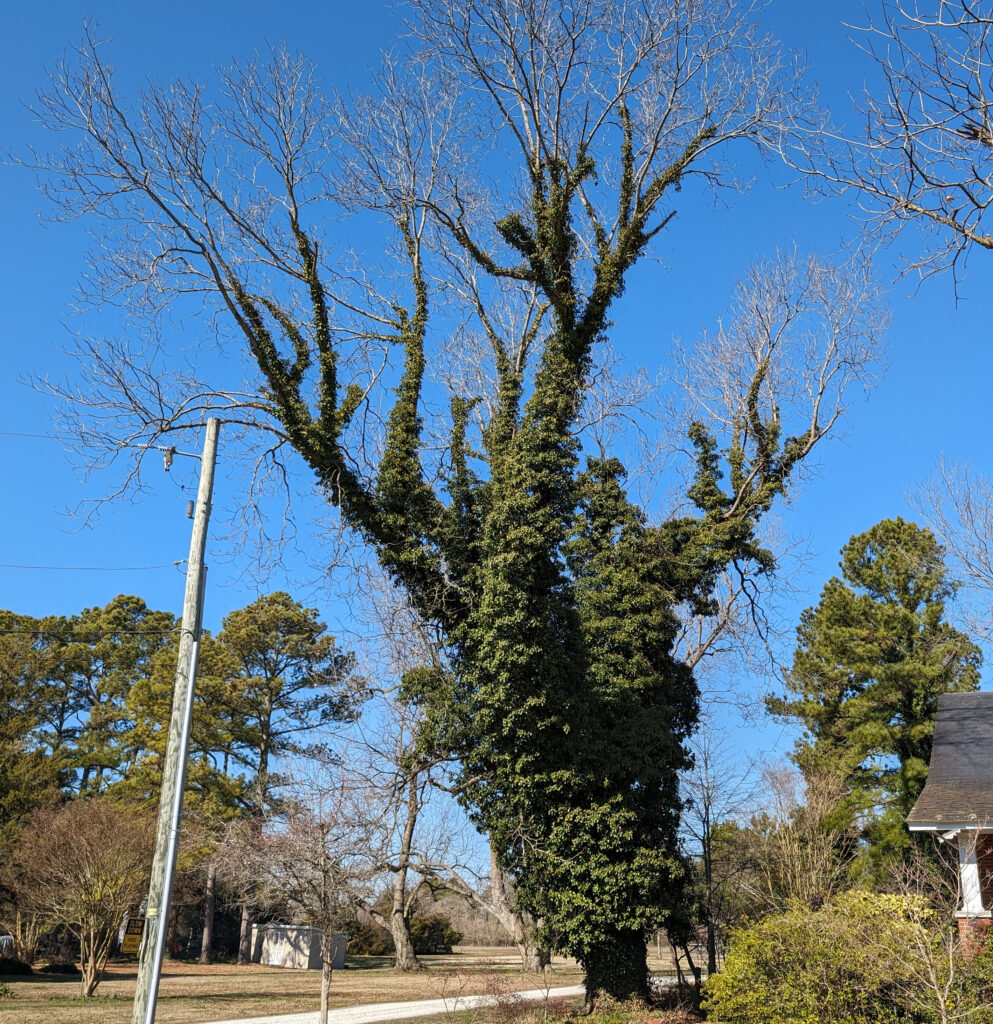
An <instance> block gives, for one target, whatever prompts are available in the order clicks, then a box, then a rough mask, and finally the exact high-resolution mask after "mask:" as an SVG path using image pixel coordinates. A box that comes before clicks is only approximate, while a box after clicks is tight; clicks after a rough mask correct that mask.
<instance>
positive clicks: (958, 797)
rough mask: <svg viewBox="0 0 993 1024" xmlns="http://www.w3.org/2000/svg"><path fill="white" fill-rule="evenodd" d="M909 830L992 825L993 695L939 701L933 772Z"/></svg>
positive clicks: (947, 696)
mask: <svg viewBox="0 0 993 1024" xmlns="http://www.w3.org/2000/svg"><path fill="white" fill-rule="evenodd" d="M907 824H908V825H918V826H925V827H931V828H942V827H944V826H948V827H952V826H954V825H972V824H975V825H977V826H980V825H993V693H945V694H942V696H941V697H939V698H938V715H937V717H936V718H935V722H934V744H933V746H932V750H931V767H930V769H929V770H928V777H927V782H926V783H925V785H924V791H923V792H922V793H921V795H920V797H919V798H918V800H917V803H916V804H914V807H913V810H911V812H910V814H908V815H907Z"/></svg>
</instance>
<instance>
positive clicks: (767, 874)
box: [745, 766, 856, 913]
mask: <svg viewBox="0 0 993 1024" xmlns="http://www.w3.org/2000/svg"><path fill="white" fill-rule="evenodd" d="M763 782H764V785H765V786H766V787H767V790H768V794H769V803H770V806H769V810H768V811H767V812H765V813H764V814H761V815H758V816H756V817H755V818H754V819H753V820H752V822H751V824H750V827H749V828H748V830H747V832H746V833H745V834H746V837H747V841H748V847H749V850H748V855H749V859H750V861H751V867H752V870H751V872H749V873H748V874H747V875H745V884H746V888H747V890H748V891H749V894H750V895H751V896H752V897H753V898H754V899H756V900H757V901H758V903H759V905H760V906H762V907H763V909H764V910H765V911H766V912H774V913H780V912H782V911H783V910H785V909H786V908H787V907H788V905H789V904H790V902H791V901H799V902H800V903H803V904H806V905H807V906H816V905H818V904H819V903H820V902H822V901H823V900H824V899H826V898H827V897H829V896H830V895H831V894H832V893H833V892H836V891H837V890H838V888H839V886H841V884H842V882H843V880H844V879H845V878H846V870H847V868H848V862H847V856H846V851H848V853H850V851H851V848H852V846H853V844H854V842H855V835H856V834H855V830H854V828H853V827H851V826H849V827H844V826H841V827H838V826H836V825H834V824H833V823H832V821H831V814H832V812H833V811H835V810H837V808H838V805H839V803H840V802H841V800H842V798H843V797H844V794H845V789H844V785H843V782H842V780H840V779H837V778H833V777H831V776H830V775H816V774H810V775H808V776H807V777H804V776H802V775H801V774H800V772H799V771H797V770H796V769H795V768H792V767H785V766H784V767H781V768H769V769H767V770H766V772H765V773H764V776H763Z"/></svg>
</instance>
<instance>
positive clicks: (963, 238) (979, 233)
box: [792, 0, 993, 276]
mask: <svg viewBox="0 0 993 1024" xmlns="http://www.w3.org/2000/svg"><path fill="white" fill-rule="evenodd" d="M856 39H857V42H858V45H859V46H860V48H861V50H862V51H863V52H864V53H865V54H867V55H868V57H869V58H870V60H871V61H872V63H873V64H874V65H875V71H876V72H877V79H878V85H877V84H875V83H873V84H872V85H870V87H869V89H868V91H867V92H866V94H865V96H864V99H863V101H862V104H861V106H860V108H859V109H858V115H859V117H860V119H861V120H862V122H863V124H864V129H863V134H861V135H859V136H855V134H854V132H853V131H846V132H844V133H841V132H838V131H836V130H834V129H827V130H826V132H825V136H824V138H823V139H822V140H821V142H823V145H821V144H818V143H817V142H814V144H813V146H812V148H810V149H807V150H806V151H805V152H804V153H803V155H802V156H801V157H800V158H799V160H797V159H796V155H795V154H794V156H793V158H792V159H793V160H794V162H795V163H797V164H798V165H799V166H802V167H803V168H804V169H805V170H806V171H808V172H809V173H811V174H812V175H813V176H814V177H815V178H816V179H820V181H821V182H823V183H824V184H826V185H827V187H829V188H833V189H837V190H852V191H855V192H856V194H857V195H858V197H859V202H860V204H861V206H862V208H863V209H864V210H865V211H866V213H868V214H869V215H870V216H871V217H872V218H874V219H875V221H876V222H877V223H878V224H879V225H880V226H881V227H882V228H884V229H885V228H887V227H889V226H892V225H894V224H901V223H906V222H911V223H915V224H916V225H917V226H918V227H920V228H921V229H923V231H924V232H925V233H926V234H927V235H928V236H929V237H930V239H931V242H930V244H929V245H928V246H927V248H926V249H925V251H924V253H923V254H922V255H921V256H920V257H918V258H916V259H914V260H912V261H911V262H910V268H911V269H914V270H916V271H918V272H919V273H920V274H921V275H923V276H928V275H930V274H932V273H935V272H938V271H941V270H945V269H948V268H951V269H953V270H954V269H955V267H956V266H957V265H958V264H959V263H960V262H961V261H962V260H963V259H964V258H965V257H966V255H967V254H968V253H969V251H970V250H972V249H974V248H977V247H978V248H981V249H993V234H991V233H990V231H989V226H988V223H987V220H988V216H987V215H988V212H989V209H990V205H991V203H993V14H991V12H990V9H989V6H988V4H986V3H984V2H983V0H887V2H885V3H884V4H883V5H882V11H881V14H880V16H879V20H878V21H870V23H869V24H868V25H867V26H866V27H865V28H863V29H859V30H858V34H857V36H856Z"/></svg>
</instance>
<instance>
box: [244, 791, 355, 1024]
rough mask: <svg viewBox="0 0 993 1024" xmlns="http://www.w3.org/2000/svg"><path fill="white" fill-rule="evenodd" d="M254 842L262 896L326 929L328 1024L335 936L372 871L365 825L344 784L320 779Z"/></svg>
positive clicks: (324, 1004) (323, 1016)
mask: <svg viewBox="0 0 993 1024" xmlns="http://www.w3.org/2000/svg"><path fill="white" fill-rule="evenodd" d="M255 842H256V844H257V858H256V865H257V867H258V869H259V870H260V872H261V873H260V875H259V876H258V877H259V878H260V879H261V881H262V887H263V898H268V899H269V900H272V901H278V902H280V903H286V902H288V903H289V904H291V905H292V906H294V907H296V908H297V909H298V911H299V913H300V914H301V915H302V916H303V917H304V918H305V919H306V920H307V921H309V922H310V923H311V924H313V925H315V926H316V927H317V928H319V929H321V933H322V939H321V964H322V972H321V1010H320V1017H319V1020H320V1022H321V1024H327V1020H328V993H329V991H330V988H331V976H332V970H333V963H334V954H335V950H336V946H335V935H336V933H341V932H342V931H343V930H344V929H345V927H346V926H347V925H348V924H349V923H350V922H351V921H352V920H353V919H354V914H355V907H356V904H357V903H358V902H359V900H361V899H362V897H363V895H365V894H366V893H367V891H368V889H369V885H370V880H371V878H372V874H373V871H372V869H371V861H370V855H369V854H370V835H369V833H368V831H367V828H366V823H365V821H364V820H363V816H361V815H358V814H356V806H355V804H354V802H353V800H352V799H351V797H350V795H349V794H348V792H347V790H346V789H345V788H344V787H343V786H342V785H341V784H340V783H333V782H328V783H318V784H315V785H309V786H308V787H307V788H306V801H305V803H301V804H298V805H296V806H294V807H293V808H292V809H291V810H290V811H289V813H288V814H287V815H286V817H285V820H283V821H281V822H280V823H279V827H278V828H275V829H270V830H267V831H266V833H265V834H263V835H261V836H257V837H256V838H255Z"/></svg>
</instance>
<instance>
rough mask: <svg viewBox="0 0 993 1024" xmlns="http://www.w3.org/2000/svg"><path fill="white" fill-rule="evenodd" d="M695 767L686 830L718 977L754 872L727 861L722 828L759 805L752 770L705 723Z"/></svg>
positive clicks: (710, 963) (688, 785) (687, 779)
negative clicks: (737, 907)
mask: <svg viewBox="0 0 993 1024" xmlns="http://www.w3.org/2000/svg"><path fill="white" fill-rule="evenodd" d="M691 749H692V751H693V767H692V768H691V769H690V770H689V771H688V772H687V773H686V774H685V775H684V777H683V780H682V790H683V797H684V800H685V807H684V810H683V817H682V823H683V829H684V831H685V832H686V834H687V835H688V837H689V841H690V847H691V849H690V851H689V852H690V854H691V856H693V857H695V858H697V861H698V867H697V872H698V875H699V880H700V884H699V885H698V890H699V893H700V896H699V905H700V909H701V912H702V914H703V924H704V926H705V927H706V929H707V972H708V974H714V973H716V971H717V969H718V960H719V958H720V957H721V956H722V955H723V946H724V939H725V937H726V934H727V929H728V927H729V926H730V925H732V924H734V923H736V922H735V920H734V907H735V904H736V903H738V902H740V900H738V899H737V898H736V897H737V892H738V890H739V888H740V887H741V886H742V885H743V880H744V875H745V873H746V872H747V871H748V870H749V868H750V865H749V859H748V858H747V857H741V856H736V855H735V852H734V851H731V855H730V856H728V855H727V851H726V849H725V850H722V847H725V848H726V847H727V846H728V845H729V844H728V843H727V842H726V841H724V840H723V838H722V836H721V829H722V826H723V827H724V828H725V829H726V828H727V827H728V826H731V827H734V826H735V825H737V824H739V823H740V822H742V821H744V820H745V819H746V818H747V817H748V815H749V812H751V811H752V810H753V809H754V806H755V803H756V793H755V790H756V780H755V778H754V771H753V766H752V765H750V764H748V763H745V764H744V766H743V765H742V759H741V756H740V754H738V755H737V756H736V755H735V754H734V753H733V752H732V751H731V749H730V746H729V740H728V738H727V736H726V735H725V734H723V733H722V732H721V731H719V730H718V729H717V728H716V727H714V726H713V725H712V724H711V723H708V722H706V721H704V723H703V725H702V727H701V728H700V729H699V730H698V732H697V733H696V735H695V737H694V740H693V744H692V747H691Z"/></svg>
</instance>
